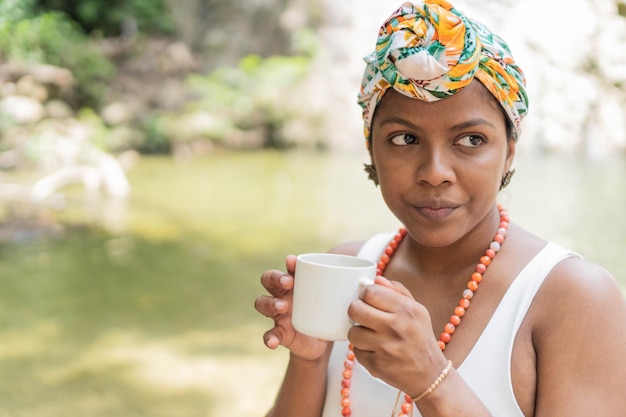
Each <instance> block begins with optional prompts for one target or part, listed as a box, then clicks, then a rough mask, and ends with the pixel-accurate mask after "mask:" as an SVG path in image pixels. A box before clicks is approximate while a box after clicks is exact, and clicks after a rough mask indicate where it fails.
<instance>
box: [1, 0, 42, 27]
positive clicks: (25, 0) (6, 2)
mask: <svg viewBox="0 0 626 417" xmlns="http://www.w3.org/2000/svg"><path fill="white" fill-rule="evenodd" d="M36 1H37V0H0V22H4V21H8V22H15V21H17V20H22V19H26V18H29V17H32V16H34V11H35V2H36Z"/></svg>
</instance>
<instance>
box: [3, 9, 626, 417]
mask: <svg viewBox="0 0 626 417" xmlns="http://www.w3.org/2000/svg"><path fill="white" fill-rule="evenodd" d="M400 4H401V2H398V1H388V0H384V1H380V0H344V1H341V2H336V1H332V0H263V1H260V0H246V1H244V0H230V1H224V0H107V1H104V0H80V1H79V0H0V375H1V377H0V417H5V416H11V417H21V416H28V417H32V416H37V417H47V416H81V417H100V416H107V417H108V416H125V417H134V416H154V417H178V416H181V417H182V416H186V417H189V416H202V417H203V416H210V417H218V416H224V415H230V414H243V413H245V415H249V416H262V415H264V413H265V411H266V410H267V409H268V407H269V406H270V405H271V403H272V401H273V397H274V395H275V393H276V391H277V388H278V384H279V382H280V379H281V377H282V373H283V370H284V365H285V363H286V359H287V354H286V352H285V351H284V350H278V351H269V350H267V349H266V348H265V347H264V346H263V344H262V335H263V333H264V332H265V330H266V329H267V327H268V326H269V324H270V323H269V320H266V319H264V318H262V317H259V316H258V315H257V314H256V313H255V312H254V309H253V301H254V298H255V297H256V296H257V295H258V294H260V293H261V286H260V284H259V277H260V275H261V273H262V271H264V270H266V269H270V268H279V269H282V267H283V263H284V257H285V255H287V254H290V253H301V252H312V251H325V250H327V249H328V248H329V247H331V246H334V245H335V244H337V243H339V242H342V241H345V240H353V239H354V240H356V239H366V238H367V237H369V236H370V235H371V234H373V233H376V232H379V231H387V230H393V229H395V228H397V227H398V226H399V225H398V223H397V221H396V220H395V219H394V218H393V217H391V215H390V214H389V213H387V211H386V209H385V206H384V205H383V203H382V201H381V198H380V196H379V193H378V190H377V189H376V188H375V187H374V186H373V185H372V184H371V182H369V181H368V180H367V179H366V174H365V173H364V172H363V171H362V163H363V162H366V161H367V154H366V152H365V149H364V146H363V139H362V135H361V121H360V110H359V108H358V106H357V105H356V104H355V99H356V93H357V91H358V88H359V85H360V77H361V72H362V70H363V64H362V57H363V56H365V55H366V54H368V53H369V52H370V51H371V50H373V47H374V43H375V39H376V34H377V31H378V27H379V25H380V23H382V21H383V20H384V19H385V18H386V17H387V16H388V15H389V14H390V13H391V12H392V11H393V10H394V9H395V8H397V7H398V6H399V5H400ZM454 4H455V5H456V6H457V7H458V8H459V9H461V10H463V11H465V12H466V13H467V14H468V15H470V16H473V17H475V18H477V19H478V20H481V21H483V22H484V23H486V24H487V25H488V26H489V27H490V28H491V29H492V30H493V31H495V32H496V33H499V34H501V35H502V37H503V38H504V39H506V40H507V41H508V43H509V44H510V46H511V48H512V50H513V52H514V55H515V56H516V58H517V60H518V61H519V62H520V64H521V66H522V68H524V69H525V71H526V75H527V78H528V85H529V95H530V103H531V111H530V114H529V116H528V117H527V119H526V120H525V125H524V134H523V136H522V138H521V140H520V142H519V145H518V147H519V153H518V157H517V161H516V169H517V174H516V176H515V177H514V179H513V182H512V185H511V186H510V187H509V188H508V189H507V190H505V191H504V192H503V193H502V195H501V200H502V202H503V203H505V204H506V205H507V206H508V207H509V210H510V212H511V216H512V218H513V221H516V222H517V223H519V224H521V225H523V226H525V227H527V228H528V229H530V230H532V231H533V232H535V233H537V234H538V235H541V236H542V237H544V238H545V239H547V240H555V241H557V242H559V243H561V244H562V245H564V246H568V247H570V248H572V249H574V250H576V251H578V252H579V253H581V254H582V255H583V256H585V257H587V258H589V259H591V260H594V261H596V262H598V263H600V264H602V265H603V266H605V267H606V268H607V269H608V270H609V271H610V272H611V273H612V274H613V275H614V276H615V277H616V278H617V280H618V281H619V282H620V285H621V286H622V288H626V273H625V272H624V271H625V270H626V258H625V257H624V256H623V253H624V247H625V246H626V245H625V244H626V220H624V217H622V216H623V215H624V206H626V175H625V174H626V59H625V57H624V51H625V50H626V2H625V1H624V0H555V1H552V2H545V1H542V2H539V1H538V0H527V1H524V2H519V1H512V0H499V1H488V0H458V1H456V2H455V3H454Z"/></svg>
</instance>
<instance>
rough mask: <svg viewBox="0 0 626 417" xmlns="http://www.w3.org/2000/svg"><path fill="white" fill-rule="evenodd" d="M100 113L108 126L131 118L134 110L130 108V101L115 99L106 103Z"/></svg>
mask: <svg viewBox="0 0 626 417" xmlns="http://www.w3.org/2000/svg"><path fill="white" fill-rule="evenodd" d="M100 115H101V116H102V119H103V120H104V122H105V123H106V124H108V125H109V126H118V125H121V124H125V123H128V122H129V121H131V120H133V118H134V117H135V111H134V110H133V109H132V108H131V104H130V103H128V102H122V101H115V102H113V103H110V104H108V105H106V106H105V107H104V109H102V111H101V112H100Z"/></svg>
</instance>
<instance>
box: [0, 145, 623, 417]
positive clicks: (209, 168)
mask: <svg viewBox="0 0 626 417" xmlns="http://www.w3.org/2000/svg"><path fill="white" fill-rule="evenodd" d="M365 160H366V157H365V153H364V152H363V153H357V154H354V155H345V154H332V155H329V154H316V153H277V152H261V153H218V154H214V155H212V156H210V157H206V158H202V159H196V160H191V161H186V162H184V163H183V162H176V161H174V160H172V159H169V158H144V159H142V160H141V161H140V163H139V164H138V166H136V167H135V168H134V169H133V170H132V171H131V172H130V173H129V179H130V181H131V183H132V185H133V195H132V197H131V199H130V200H129V201H128V202H127V204H125V205H122V206H120V205H113V204H111V203H110V202H106V201H103V202H102V204H101V205H98V206H95V207H94V206H85V205H83V204H82V203H81V202H80V198H81V194H80V190H79V189H73V190H69V193H70V200H69V201H70V206H69V207H68V209H67V210H65V212H63V213H61V216H65V217H66V218H69V219H71V220H72V222H73V223H77V222H78V221H79V220H80V221H82V223H85V222H88V221H90V222H93V221H95V220H97V221H99V222H102V223H104V224H107V225H108V226H107V228H105V229H102V230H94V229H92V228H85V227H74V228H72V229H71V230H69V231H68V233H67V234H66V235H65V237H64V238H62V239H54V238H48V239H37V238H35V237H34V236H33V235H20V236H19V239H18V240H17V241H13V242H12V243H6V242H5V243H2V244H1V245H0V288H1V291H0V375H2V377H1V378H0V416H2V417H4V416H43V417H45V416H70V415H72V416H76V415H79V416H84V417H99V416H157V417H160V416H164V417H165V416H167V417H170V416H173V417H174V416H214V417H218V416H222V415H226V413H227V412H228V413H229V414H230V413H234V414H238V413H246V415H257V416H261V415H263V414H264V412H265V410H266V409H267V407H268V406H269V404H270V403H271V401H272V397H273V395H274V393H275V391H276V389H277V386H276V384H277V383H278V381H279V379H280V376H281V374H282V366H283V365H284V361H285V358H286V357H285V352H283V351H279V352H269V351H267V350H266V349H265V348H264V347H263V346H262V344H261V335H262V333H263V332H264V330H265V327H266V325H267V322H266V320H264V319H263V318H261V317H257V315H256V314H255V313H254V311H253V308H252V304H253V300H254V298H255V297H256V295H257V294H259V293H260V290H261V289H260V285H259V284H258V278H259V276H260V273H261V272H262V271H263V270H265V269H268V268H280V267H282V262H283V259H284V255H286V254H287V253H299V252H304V251H323V250H326V249H327V248H328V247H330V246H332V245H334V244H336V243H339V242H341V241H345V240H348V239H365V238H367V237H368V236H369V235H371V234H372V233H375V232H377V231H380V230H391V229H395V228H396V227H397V222H396V221H395V220H394V219H393V218H392V217H391V216H390V215H389V214H388V213H387V212H386V210H385V207H384V205H383V203H382V201H381V199H380V197H379V195H378V191H377V189H376V188H374V187H373V185H372V184H371V183H370V182H369V181H367V180H366V175H365V173H363V172H362V170H361V166H360V164H361V163H362V162H364V161H365ZM516 165H517V174H516V177H515V178H514V181H513V184H512V186H511V187H510V189H508V190H507V191H505V192H504V193H503V194H502V196H501V197H502V201H503V202H504V203H505V204H506V205H507V206H508V207H509V209H510V212H511V216H512V217H513V220H514V221H516V222H518V223H521V224H522V225H524V226H526V227H528V228H529V229H531V230H532V231H534V232H535V233H537V234H539V235H541V236H543V237H545V238H547V239H550V240H556V241H558V242H560V243H562V244H563V245H565V246H568V247H570V248H573V249H575V250H577V251H579V252H580V253H581V254H583V255H584V256H585V257H587V258H590V259H592V260H595V261H597V262H599V263H601V264H603V265H604V266H605V267H606V268H607V269H609V270H610V271H611V272H612V273H613V274H614V275H615V276H616V278H617V279H618V280H619V281H620V283H621V285H622V287H623V288H626V273H625V272H624V271H625V270H626V259H625V258H624V257H623V255H622V253H623V250H624V247H625V244H626V220H624V218H623V211H624V209H623V208H624V205H625V203H626V175H624V174H625V173H626V163H625V161H624V160H623V159H619V158H618V159H604V160H601V161H590V160H583V159H579V158H576V157H563V156H558V157H557V156H545V155H544V156H537V155H531V154H526V155H520V156H519V157H518V162H517V164H516Z"/></svg>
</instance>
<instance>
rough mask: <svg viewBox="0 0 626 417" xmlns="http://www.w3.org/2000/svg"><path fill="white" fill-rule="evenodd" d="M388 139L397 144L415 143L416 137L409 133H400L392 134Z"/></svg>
mask: <svg viewBox="0 0 626 417" xmlns="http://www.w3.org/2000/svg"><path fill="white" fill-rule="evenodd" d="M390 141H391V143H393V144H394V145H398V146H404V145H412V144H414V143H417V137H415V136H413V135H411V134H409V133H401V134H399V135H395V136H392V137H391V139H390Z"/></svg>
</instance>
